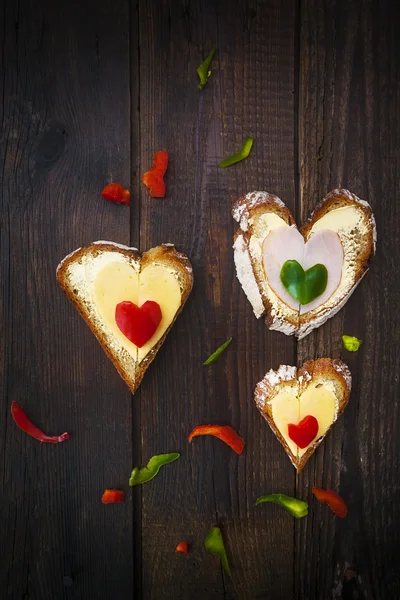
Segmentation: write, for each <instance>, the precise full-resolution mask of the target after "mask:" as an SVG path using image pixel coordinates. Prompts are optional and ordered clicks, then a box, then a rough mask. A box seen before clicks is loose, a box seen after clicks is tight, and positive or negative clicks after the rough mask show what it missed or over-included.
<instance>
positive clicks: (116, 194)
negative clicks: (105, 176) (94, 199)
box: [101, 183, 131, 204]
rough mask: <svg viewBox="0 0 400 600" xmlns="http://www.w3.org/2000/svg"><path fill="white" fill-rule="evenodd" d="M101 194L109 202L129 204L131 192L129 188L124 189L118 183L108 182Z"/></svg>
mask: <svg viewBox="0 0 400 600" xmlns="http://www.w3.org/2000/svg"><path fill="white" fill-rule="evenodd" d="M101 195H102V196H103V198H105V199H106V200H109V201H110V202H115V203H116V204H129V202H130V199H131V194H130V191H129V190H125V189H124V188H123V187H122V185H121V184H120V183H110V184H109V185H106V187H105V188H104V190H103V191H102V192H101Z"/></svg>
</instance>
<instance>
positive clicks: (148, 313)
mask: <svg viewBox="0 0 400 600" xmlns="http://www.w3.org/2000/svg"><path fill="white" fill-rule="evenodd" d="M161 319H162V313H161V308H160V305H159V304H157V302H153V300H147V302H145V303H144V304H142V306H141V307H140V308H139V306H137V305H136V304H133V302H127V301H126V302H120V303H119V304H117V307H116V309H115V321H116V323H117V325H118V327H119V329H120V330H121V331H122V333H123V334H124V335H125V336H126V337H127V338H128V340H130V341H131V342H133V343H134V344H135V345H136V346H137V347H138V348H141V347H142V346H144V345H145V343H146V342H148V341H149V339H151V338H152V337H153V335H154V334H155V332H156V329H157V327H158V326H159V324H160V321H161Z"/></svg>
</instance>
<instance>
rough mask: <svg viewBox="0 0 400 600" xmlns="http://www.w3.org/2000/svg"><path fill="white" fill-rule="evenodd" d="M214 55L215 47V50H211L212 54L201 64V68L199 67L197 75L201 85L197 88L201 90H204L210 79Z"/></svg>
mask: <svg viewBox="0 0 400 600" xmlns="http://www.w3.org/2000/svg"><path fill="white" fill-rule="evenodd" d="M214 54H215V45H214V48H213V49H212V50H211V52H210V54H209V55H208V56H207V58H206V60H205V61H204V62H203V63H201V65H200V66H199V67H197V74H198V76H199V78H200V83H199V85H198V86H197V87H198V88H199V90H201V89H203V87H204V86H205V85H206V83H207V81H208V78H209V77H210V75H211V71H210V70H209V68H210V65H211V61H212V59H213V58H214Z"/></svg>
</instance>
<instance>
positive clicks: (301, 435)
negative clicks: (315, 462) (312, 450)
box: [288, 415, 318, 449]
mask: <svg viewBox="0 0 400 600" xmlns="http://www.w3.org/2000/svg"><path fill="white" fill-rule="evenodd" d="M288 432H289V437H290V439H291V440H293V441H294V443H295V444H297V445H298V447H299V448H301V449H303V448H307V446H308V445H309V444H311V442H312V441H313V439H314V438H315V437H317V433H318V421H317V419H316V418H315V417H313V416H312V415H307V416H306V417H304V419H302V420H301V421H300V423H298V424H297V425H294V424H293V423H289V425H288Z"/></svg>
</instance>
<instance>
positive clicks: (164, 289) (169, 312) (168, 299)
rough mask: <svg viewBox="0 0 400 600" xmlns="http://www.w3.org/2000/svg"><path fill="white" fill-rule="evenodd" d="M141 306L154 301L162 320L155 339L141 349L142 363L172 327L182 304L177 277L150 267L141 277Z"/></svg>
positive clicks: (142, 272) (162, 268) (165, 270)
mask: <svg viewBox="0 0 400 600" xmlns="http://www.w3.org/2000/svg"><path fill="white" fill-rule="evenodd" d="M139 281H140V284H139V306H142V304H144V303H145V302H146V300H154V302H157V303H158V304H159V305H160V308H161V313H162V319H161V323H160V324H159V326H158V327H157V330H156V332H155V334H154V335H153V337H152V338H151V339H150V340H149V341H148V342H147V344H145V345H144V346H143V347H142V348H139V352H138V359H139V362H141V361H142V360H143V359H144V357H145V356H146V355H147V354H148V353H149V352H150V350H151V349H152V348H153V346H154V345H155V344H156V343H157V342H158V340H159V339H160V338H161V337H162V336H163V335H164V333H165V331H166V330H167V329H168V327H169V326H170V325H171V323H172V321H173V319H174V317H175V315H176V313H177V312H178V309H179V307H180V305H181V302H182V294H181V287H180V285H179V281H178V280H177V278H176V276H175V275H174V274H173V273H172V272H170V271H168V269H166V268H165V267H163V266H161V265H150V266H148V267H145V268H144V269H143V271H141V273H140V276H139Z"/></svg>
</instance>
